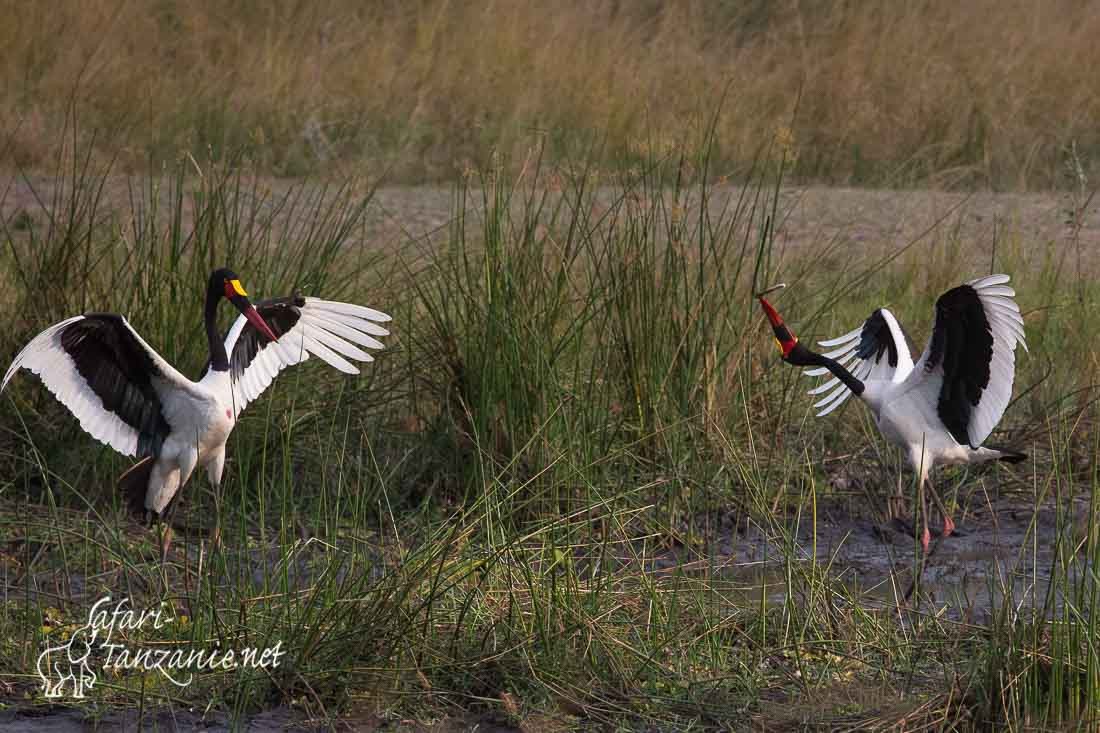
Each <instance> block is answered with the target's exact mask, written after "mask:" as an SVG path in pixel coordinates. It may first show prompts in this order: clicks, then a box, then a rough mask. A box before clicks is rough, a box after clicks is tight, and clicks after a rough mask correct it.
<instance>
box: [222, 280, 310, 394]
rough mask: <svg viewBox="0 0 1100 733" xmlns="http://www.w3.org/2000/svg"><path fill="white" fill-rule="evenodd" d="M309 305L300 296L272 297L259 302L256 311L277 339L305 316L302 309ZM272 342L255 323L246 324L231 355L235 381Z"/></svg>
mask: <svg viewBox="0 0 1100 733" xmlns="http://www.w3.org/2000/svg"><path fill="white" fill-rule="evenodd" d="M305 304H306V301H305V298H303V297H301V296H300V295H292V296H289V297H286V298H272V299H270V300H263V301H260V302H259V303H256V310H257V311H259V313H260V315H261V316H263V319H264V321H266V322H267V325H268V326H270V327H271V330H272V331H274V332H275V335H276V336H282V335H283V334H285V333H286V332H287V331H289V330H290V329H292V328H294V325H295V324H296V323H298V319H299V318H301V316H302V311H301V310H300V308H301V307H302V306H304V305H305ZM269 343H271V341H269V340H268V338H267V336H265V335H263V334H262V333H260V332H259V331H257V330H256V328H255V326H253V325H252V324H251V323H248V322H245V324H244V328H242V329H241V332H240V334H239V335H238V336H237V341H236V343H234V344H233V353H232V354H230V355H229V373H230V375H231V376H232V378H233V381H236V380H238V379H240V377H241V375H242V374H244V372H245V370H246V369H248V366H249V364H251V363H252V360H253V359H255V358H256V355H257V354H259V353H260V352H261V351H263V350H264V349H265V348H266V347H267V345H268V344H269Z"/></svg>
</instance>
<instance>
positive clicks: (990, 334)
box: [758, 275, 1027, 553]
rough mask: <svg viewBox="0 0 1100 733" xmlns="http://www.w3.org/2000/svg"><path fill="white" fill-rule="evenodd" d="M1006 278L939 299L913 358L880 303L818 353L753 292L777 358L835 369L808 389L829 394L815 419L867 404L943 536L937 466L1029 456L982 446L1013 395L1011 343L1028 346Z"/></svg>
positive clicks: (949, 523)
mask: <svg viewBox="0 0 1100 733" xmlns="http://www.w3.org/2000/svg"><path fill="white" fill-rule="evenodd" d="M1008 281H1009V277H1008V275H990V276H988V277H982V278H978V279H976V280H971V281H970V282H968V283H966V284H965V285H960V286H958V287H956V288H952V289H951V290H948V291H947V292H946V293H944V294H943V295H941V296H940V297H939V299H938V300H937V301H936V311H935V322H934V324H933V327H932V335H931V337H930V338H929V339H928V345H927V346H925V349H924V353H923V354H921V357H920V359H918V360H917V362H916V363H915V364H914V363H913V358H912V357H911V356H910V352H909V345H908V341H907V339H906V335H905V332H904V331H903V330H902V328H901V325H900V324H899V323H898V320H897V318H895V317H894V314H893V313H891V312H890V311H889V310H887V309H886V308H879V309H878V310H876V311H875V312H874V313H872V314H871V316H870V317H869V318H868V319H867V320H866V321H864V323H863V325H862V326H860V327H859V328H857V329H855V330H854V331H851V332H849V333H846V334H844V335H843V336H839V337H837V338H834V339H829V340H827V341H819V342H818V343H819V344H820V345H821V346H824V347H827V348H832V350H831V351H829V352H827V353H824V354H818V353H816V352H813V351H811V350H809V349H808V348H806V347H805V346H803V345H802V343H801V342H800V341H799V340H798V338H797V337H796V336H795V335H794V333H793V332H792V331H791V330H790V328H789V327H788V326H787V325H786V324H784V322H783V319H782V318H781V317H780V316H779V313H777V312H776V310H775V308H773V307H772V305H771V303H769V302H768V301H767V299H766V298H764V293H761V294H759V295H758V298H759V300H760V305H761V306H762V307H763V309H764V313H765V314H766V315H767V317H768V320H769V321H770V322H771V325H772V330H773V332H774V333H775V340H776V343H777V344H778V345H779V350H780V352H781V353H782V355H783V360H784V361H786V362H787V363H788V364H793V365H795V366H808V367H813V368H812V369H808V370H806V372H805V373H806V374H807V375H809V376H812V377H819V376H822V375H825V374H831V375H832V378H831V379H828V380H827V381H825V382H824V383H822V384H820V385H819V386H817V387H815V388H814V389H811V390H810V392H809V393H810V394H813V395H819V394H824V395H825V396H824V397H822V398H821V399H820V400H818V401H817V402H816V403H815V404H814V407H817V408H820V412H818V413H817V414H818V417H822V416H824V415H828V414H829V413H830V412H832V411H833V410H835V409H836V408H838V407H840V405H842V404H844V401H845V400H847V399H848V397H849V396H851V395H853V394H854V395H856V396H858V397H859V398H860V399H861V400H863V402H864V403H865V404H866V405H867V406H868V407H869V408H870V409H871V412H872V413H873V414H874V417H875V422H876V423H877V425H878V429H879V431H881V432H882V434H883V436H885V437H886V439H887V440H889V441H890V442H892V443H894V444H895V445H898V446H900V447H901V448H902V450H904V451H905V452H906V454H907V457H908V459H909V463H910V465H911V466H912V467H913V470H914V471H915V472H916V473H917V476H918V480H919V485H920V487H921V488H924V489H927V493H928V494H930V495H931V497H932V500H933V501H934V502H935V503H936V507H937V508H938V509H939V511H940V513H941V515H942V516H943V536H944V537H947V536H948V535H950V534H951V533H952V532H953V531H954V530H955V522H954V521H953V520H952V518H951V514H950V512H948V511H947V507H946V506H945V505H944V503H943V500H942V499H941V498H940V495H939V493H938V492H937V491H936V490H935V488H934V487H933V486H932V484H931V482H930V481H929V480H928V474H929V472H930V471H931V469H932V468H933V467H934V466H936V465H940V464H960V463H982V462H985V461H996V460H1001V461H1008V462H1010V463H1017V462H1019V461H1022V460H1024V459H1025V458H1026V456H1025V455H1024V454H1023V453H1019V452H1017V451H1013V450H1008V449H1006V448H995V447H993V446H987V447H983V446H982V443H983V442H984V441H985V439H986V438H987V437H988V436H989V434H990V432H991V431H992V430H993V428H994V427H995V426H996V425H997V423H998V422H1000V420H1001V416H1002V415H1004V411H1005V408H1006V407H1007V406H1008V402H1009V399H1010V398H1011V397H1012V382H1013V378H1014V372H1015V364H1016V356H1015V351H1016V345H1017V344H1019V345H1020V346H1023V347H1024V350H1025V351H1026V350H1027V344H1026V343H1025V342H1024V321H1023V318H1022V317H1021V315H1020V307H1019V306H1018V305H1017V304H1016V301H1015V300H1014V299H1013V298H1014V297H1015V295H1016V292H1015V291H1014V290H1013V289H1012V288H1010V287H1008V285H1007V283H1008ZM766 292H770V290H768V291H765V293H766ZM833 347H835V348H833ZM898 492H899V493H900V478H899V484H898ZM920 509H921V516H922V520H923V522H924V530H923V532H922V533H921V545H922V547H923V548H924V551H925V553H927V552H928V544H929V542H930V540H931V533H930V532H929V529H928V508H927V505H926V504H925V502H923V501H922V502H921V507H920Z"/></svg>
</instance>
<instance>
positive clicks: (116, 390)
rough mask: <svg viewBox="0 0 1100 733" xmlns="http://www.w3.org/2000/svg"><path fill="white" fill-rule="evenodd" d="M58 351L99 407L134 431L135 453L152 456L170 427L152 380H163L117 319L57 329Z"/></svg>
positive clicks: (103, 317) (88, 317)
mask: <svg viewBox="0 0 1100 733" xmlns="http://www.w3.org/2000/svg"><path fill="white" fill-rule="evenodd" d="M61 347H62V348H63V349H64V350H65V352H66V353H67V354H68V355H69V356H70V357H72V360H73V363H74V364H75V365H76V370H77V371H78V372H79V373H80V376H81V377H83V378H84V381H85V382H87V384H88V387H90V388H91V390H92V391H93V392H95V394H96V396H98V397H99V399H100V400H102V402H103V407H104V408H105V409H107V410H110V411H111V412H113V413H114V414H116V415H118V417H119V418H120V419H121V420H122V421H123V422H124V423H126V424H127V425H129V426H130V427H132V428H133V429H134V430H135V431H137V434H138V445H137V454H138V455H139V456H156V455H158V454H159V453H160V449H161V446H162V445H163V443H164V440H165V438H167V437H168V433H169V432H170V431H171V427H170V426H169V425H168V421H167V420H165V418H164V412H163V410H162V409H161V402H160V397H159V396H158V395H157V391H156V390H155V389H154V388H153V382H152V379H153V377H160V378H164V375H163V374H162V373H161V371H160V370H159V369H158V368H157V365H156V362H155V361H154V360H153V358H152V356H151V355H150V354H149V352H148V351H146V349H145V347H144V346H142V345H141V343H140V342H139V341H138V340H137V339H135V338H134V335H133V332H131V331H130V329H129V328H128V327H127V326H126V324H125V322H124V321H123V319H122V316H120V315H117V314H114V313H88V314H85V316H84V318H82V319H81V320H79V321H74V322H73V323H71V324H69V325H68V326H65V328H63V329H62V331H61Z"/></svg>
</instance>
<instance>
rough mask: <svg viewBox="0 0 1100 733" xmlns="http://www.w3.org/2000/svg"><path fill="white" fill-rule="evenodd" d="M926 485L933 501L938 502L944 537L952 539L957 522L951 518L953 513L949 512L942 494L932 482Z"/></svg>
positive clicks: (937, 506)
mask: <svg viewBox="0 0 1100 733" xmlns="http://www.w3.org/2000/svg"><path fill="white" fill-rule="evenodd" d="M925 485H926V486H927V487H928V493H930V494H931V495H932V501H934V502H936V508H937V509H939V511H940V516H942V517H943V536H944V537H950V536H951V533H952V532H954V531H955V520H954V519H952V518H951V513H950V512H948V511H947V505H946V504H944V503H943V499H942V498H941V497H940V493H939V492H938V491H936V489H935V487H934V486H932V482H931V481H927V482H926V483H925Z"/></svg>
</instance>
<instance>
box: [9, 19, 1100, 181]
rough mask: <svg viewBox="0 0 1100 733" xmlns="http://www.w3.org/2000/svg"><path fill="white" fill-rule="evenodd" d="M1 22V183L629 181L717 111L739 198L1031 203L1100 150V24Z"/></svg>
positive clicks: (853, 21) (864, 21)
mask: <svg viewBox="0 0 1100 733" xmlns="http://www.w3.org/2000/svg"><path fill="white" fill-rule="evenodd" d="M0 9H2V12H3V17H4V18H5V22H4V24H3V27H2V28H0V90H2V91H0V100H2V104H0V130H2V131H3V132H4V134H5V138H6V141H5V142H6V143H7V144H6V145H4V146H3V147H2V149H0V154H2V157H0V161H2V162H6V163H9V164H11V163H15V164H20V165H25V166H32V167H34V166H39V165H41V164H43V163H44V161H45V160H46V159H48V158H49V156H50V155H51V151H52V150H55V149H56V148H57V141H58V139H59V136H60V135H62V134H64V131H65V130H66V129H68V128H67V121H68V120H70V119H72V118H75V119H76V127H77V129H79V130H80V131H81V134H82V135H89V136H90V135H91V134H92V131H94V132H95V135H96V136H97V137H96V139H97V144H98V147H99V149H100V150H101V151H104V153H105V154H106V153H107V152H108V151H110V152H111V153H112V154H113V153H114V152H115V151H117V150H118V149H121V150H122V156H123V159H124V160H125V161H127V162H129V163H130V164H137V163H138V162H140V161H142V160H144V159H145V158H146V157H148V156H150V155H151V156H152V157H153V158H154V159H171V158H173V157H175V156H178V155H181V154H183V153H185V152H190V153H191V154H193V155H195V157H197V158H198V157H201V156H206V155H209V154H210V153H213V154H215V155H217V154H219V153H220V152H221V151H224V150H236V149H239V148H240V147H241V146H245V147H247V148H249V149H250V150H251V151H252V154H253V156H254V157H255V158H256V159H257V160H258V161H259V162H261V163H262V164H264V165H265V166H267V167H268V168H269V169H270V170H271V171H273V172H275V173H279V174H286V175H293V174H297V173H301V172H303V171H307V170H317V169H322V170H324V169H328V168H331V167H333V166H345V167H348V166H354V167H355V168H356V169H357V170H360V171H361V170H362V169H363V168H364V167H367V168H369V169H372V170H373V169H380V168H381V167H382V166H384V165H390V164H392V165H394V173H395V175H398V176H400V177H401V178H403V179H405V180H424V179H432V178H448V177H452V176H453V175H454V174H455V173H456V172H457V171H460V170H462V169H463V168H464V167H465V166H466V165H468V164H469V163H471V162H472V163H474V164H480V163H483V162H484V161H485V159H486V158H487V157H488V156H489V155H491V153H492V152H493V151H499V152H501V153H503V154H504V155H505V156H509V157H511V158H512V159H521V158H522V156H523V154H524V152H525V151H526V150H527V149H528V148H529V147H530V146H532V144H533V139H532V138H533V136H534V133H533V132H532V131H533V130H538V131H540V133H539V134H546V135H548V136H549V137H550V139H551V140H552V143H553V144H552V146H551V149H552V150H553V151H554V152H555V153H558V154H560V153H563V152H565V151H567V150H575V149H576V148H578V147H582V146H585V145H588V144H592V143H593V141H598V142H600V143H604V144H605V147H604V156H605V157H604V159H605V161H608V162H615V163H620V164H621V163H623V162H626V163H628V164H629V163H630V162H633V161H637V160H639V159H644V158H645V157H646V156H648V155H650V154H652V153H661V152H664V151H668V150H670V149H672V148H673V147H674V145H675V143H677V142H679V141H684V140H687V141H691V140H692V139H695V138H696V137H697V136H699V135H700V130H701V128H703V127H705V125H706V124H707V121H708V119H709V118H710V117H711V116H712V115H713V114H714V113H715V111H716V110H718V109H719V108H720V113H719V115H718V119H717V121H716V125H717V137H718V141H719V145H720V151H719V152H720V158H721V160H722V162H723V165H724V166H725V169H726V171H728V172H730V173H737V172H739V171H743V170H744V169H745V168H747V167H748V166H749V165H750V163H751V161H752V160H753V158H754V156H755V155H756V154H757V153H758V151H759V147H760V142H761V140H769V139H775V138H778V139H779V140H780V141H781V142H782V143H783V144H786V145H789V146H790V149H791V152H792V153H794V154H795V155H796V156H797V160H796V167H795V171H794V173H795V175H796V176H800V177H803V178H814V179H819V180H827V181H831V182H849V183H850V182H856V183H867V184H884V183H885V184H894V185H908V184H933V185H935V184H939V185H959V184H963V185H979V186H984V185H992V186H995V187H1010V188H1042V187H1049V186H1052V185H1061V184H1063V183H1065V176H1066V159H1067V153H1066V151H1067V149H1068V147H1069V146H1070V145H1071V144H1072V143H1073V142H1074V141H1076V144H1077V150H1078V151H1079V152H1080V154H1081V157H1082V158H1084V159H1085V160H1086V161H1088V160H1089V158H1090V157H1093V154H1094V152H1095V151H1096V149H1097V148H1098V146H1100V130H1098V129H1097V128H1096V126H1095V125H1094V124H1093V121H1094V120H1096V119H1097V117H1098V115H1100V94H1098V89H1097V87H1096V84H1095V71H1094V70H1095V69H1096V68H1097V67H1098V66H1100V46H1097V45H1096V44H1095V43H1094V39H1095V38H1096V37H1097V35H1098V34H1100V7H1097V6H1096V5H1094V4H1091V3H1087V2H1080V1H1076V0H1051V2H1044V3H1036V2H1032V1H1030V0H1029V1H1027V2H1025V1H1024V0H975V1H974V2H968V3H917V4H912V3H901V2H897V3H858V2H825V1H823V0H801V1H799V0H782V1H781V2H777V3H767V2H763V1H762V0H746V1H744V2H721V3H719V2H712V1H710V0H683V1H682V2H675V3H659V2H655V1H654V0H636V1H634V2H619V1H616V0H605V1H603V2H590V1H588V0H563V1H562V2H557V3H535V2H512V1H507V2H506V1H496V2H492V1H490V2H477V3H474V2H461V1H459V0H419V1H418V2H413V3H404V2H373V3H360V2H355V1H353V0H318V1H317V2H310V3H291V2H275V3H260V2H241V3H233V4H231V5H226V4H224V3H219V2H212V1H203V2H192V3H157V4H155V5H151V4H149V3H145V2H134V1H129V2H127V1H126V0H123V1H122V2H119V1H118V0H111V1H108V0H88V2H80V3H75V2H74V3H56V4H55V3H49V4H42V3H26V2H15V1H14V0H4V1H3V2H0ZM726 90H728V91H726ZM723 93H726V97H725V102H724V104H721V105H720V104H719V100H720V99H722V97H723ZM800 94H801V97H800V96H799V95H800ZM70 102H75V104H70ZM796 107H797V111H796ZM792 115H793V117H792ZM792 120H793V122H792Z"/></svg>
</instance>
